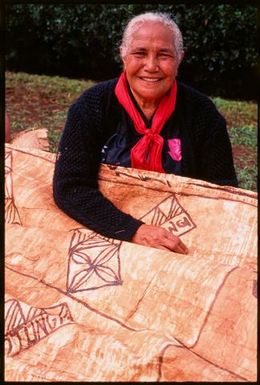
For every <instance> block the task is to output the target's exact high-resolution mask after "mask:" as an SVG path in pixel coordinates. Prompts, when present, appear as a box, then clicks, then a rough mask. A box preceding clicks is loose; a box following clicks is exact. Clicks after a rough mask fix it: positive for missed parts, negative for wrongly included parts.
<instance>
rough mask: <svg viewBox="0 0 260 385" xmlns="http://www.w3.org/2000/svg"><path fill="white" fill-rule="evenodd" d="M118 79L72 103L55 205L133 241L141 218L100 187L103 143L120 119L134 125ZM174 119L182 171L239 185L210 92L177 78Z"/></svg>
mask: <svg viewBox="0 0 260 385" xmlns="http://www.w3.org/2000/svg"><path fill="white" fill-rule="evenodd" d="M116 81H117V79H114V80H109V81H106V82H102V83H99V84H97V85H95V86H94V87H92V88H90V89H88V90H86V91H85V92H84V93H83V94H82V95H81V96H80V97H79V99H78V100H76V101H75V103H73V104H72V106H71V107H70V109H69V113H68V117H67V121H66V125H65V128H64V131H63V134H62V136H61V140H60V144H59V148H58V154H57V160H56V165H55V172H54V180H53V193H54V200H55V202H56V204H57V206H58V207H59V208H61V209H62V210H63V211H64V212H65V213H66V214H67V215H69V216H70V217H72V218H73V219H75V220H76V221H78V222H79V223H81V224H82V225H84V226H86V227H88V228H90V229H92V230H94V231H96V232H98V233H100V234H102V235H104V236H106V237H111V238H117V239H121V240H131V238H132V236H133V235H134V233H135V232H136V231H137V229H138V228H139V227H140V225H141V224H142V223H143V222H142V221H139V220H137V219H135V218H133V217H132V216H130V215H128V214H125V213H123V212H122V211H120V210H118V209H117V208H116V207H115V206H114V205H113V204H112V202H110V201H109V200H108V199H106V198H105V197H104V196H103V195H102V194H101V192H100V191H99V189H98V172H99V167H100V163H101V156H102V155H101V150H102V147H103V146H104V144H105V143H106V141H107V140H108V139H109V138H110V137H111V136H112V135H113V134H114V133H115V131H116V129H117V127H118V124H119V123H120V122H122V120H124V121H125V122H126V124H127V125H129V127H130V128H131V129H134V128H133V123H132V121H131V119H130V117H129V116H128V114H127V113H126V112H125V110H124V109H123V107H122V106H121V105H120V104H119V103H118V101H117V99H116V97H115V95H114V88H115V85H116ZM170 120H171V122H172V123H171V124H173V125H176V127H178V130H179V131H180V132H181V143H182V161H181V163H182V164H181V170H182V175H183V176H187V177H191V178H197V179H202V180H205V181H209V182H212V183H216V184H222V185H233V186H237V178H236V174H235V170H234V165H233V159H232V150H231V144H230V140H229V137H228V134H227V129H226V123H225V120H224V118H223V117H222V116H221V115H220V114H219V112H218V111H217V109H216V108H215V106H214V104H213V102H212V101H211V100H210V99H209V98H208V97H207V96H205V95H203V94H201V93H200V92H198V91H196V90H194V89H193V88H191V87H188V86H186V85H184V84H183V83H180V82H178V95H177V101H176V108H175V112H174V114H173V116H172V117H171V118H170Z"/></svg>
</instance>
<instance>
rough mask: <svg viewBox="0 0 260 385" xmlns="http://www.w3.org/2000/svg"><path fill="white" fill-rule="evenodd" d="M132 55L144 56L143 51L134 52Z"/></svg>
mask: <svg viewBox="0 0 260 385" xmlns="http://www.w3.org/2000/svg"><path fill="white" fill-rule="evenodd" d="M134 55H135V56H137V57H144V56H145V52H134Z"/></svg>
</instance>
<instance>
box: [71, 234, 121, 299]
mask: <svg viewBox="0 0 260 385" xmlns="http://www.w3.org/2000/svg"><path fill="white" fill-rule="evenodd" d="M121 244H122V241H118V240H116V239H110V238H106V237H103V236H101V235H99V234H97V233H95V232H92V233H91V234H89V231H88V230H86V229H84V228H80V229H76V230H73V236H72V239H71V243H70V248H69V263H68V274H67V293H76V292H80V291H86V290H94V289H100V288H102V287H105V286H113V285H122V280H121V274H120V258H119V249H120V246H121Z"/></svg>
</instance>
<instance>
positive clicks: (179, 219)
mask: <svg viewBox="0 0 260 385" xmlns="http://www.w3.org/2000/svg"><path fill="white" fill-rule="evenodd" d="M140 219H141V220H143V221H144V222H145V223H146V224H148V225H154V226H162V227H164V228H166V229H167V230H168V231H170V232H171V233H172V234H173V235H176V236H180V235H183V234H185V233H187V232H189V231H191V230H192V229H194V228H195V227H196V225H195V223H194V222H193V221H192V219H191V217H190V215H189V214H188V213H187V212H186V211H185V210H184V209H183V207H182V206H181V205H180V203H179V202H178V200H177V198H176V196H175V195H174V194H171V195H170V196H168V197H167V198H165V199H164V200H163V201H161V203H159V204H158V205H157V206H155V207H154V208H153V209H152V210H150V211H149V212H148V213H147V214H145V215H143V216H142V217H141V218H140Z"/></svg>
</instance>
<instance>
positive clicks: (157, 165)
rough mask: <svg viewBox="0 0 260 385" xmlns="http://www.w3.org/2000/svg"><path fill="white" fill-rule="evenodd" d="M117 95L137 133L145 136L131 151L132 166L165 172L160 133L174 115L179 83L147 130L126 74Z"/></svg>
mask: <svg viewBox="0 0 260 385" xmlns="http://www.w3.org/2000/svg"><path fill="white" fill-rule="evenodd" d="M115 94H116V97H117V99H118V101H119V103H120V104H121V105H122V106H123V107H124V109H125V110H126V112H127V113H128V115H129V116H130V118H131V119H132V121H133V122H134V126H135V129H136V131H137V132H138V133H139V134H143V136H142V138H141V139H140V140H139V141H138V142H137V143H136V145H135V146H134V147H133V148H132V149H131V166H132V167H133V168H138V169H142V170H151V171H158V172H164V169H163V167H162V148H163V138H162V137H161V135H160V132H161V130H162V128H163V126H164V124H165V123H166V121H167V120H168V119H169V117H170V116H171V115H172V113H173V111H174V109H175V104H176V94H177V82H176V80H175V82H174V83H173V86H172V87H171V90H170V93H168V94H167V95H165V96H164V97H163V98H162V100H161V102H160V104H159V107H158V108H157V110H156V112H155V114H154V117H153V120H152V126H151V128H146V126H145V123H144V121H143V119H142V117H141V116H140V114H139V112H138V111H137V109H136V108H135V106H134V103H133V101H132V99H131V97H130V95H129V92H128V88H127V80H126V75H125V72H123V73H122V74H121V76H120V78H119V80H118V82H117V85H116V88H115Z"/></svg>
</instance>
